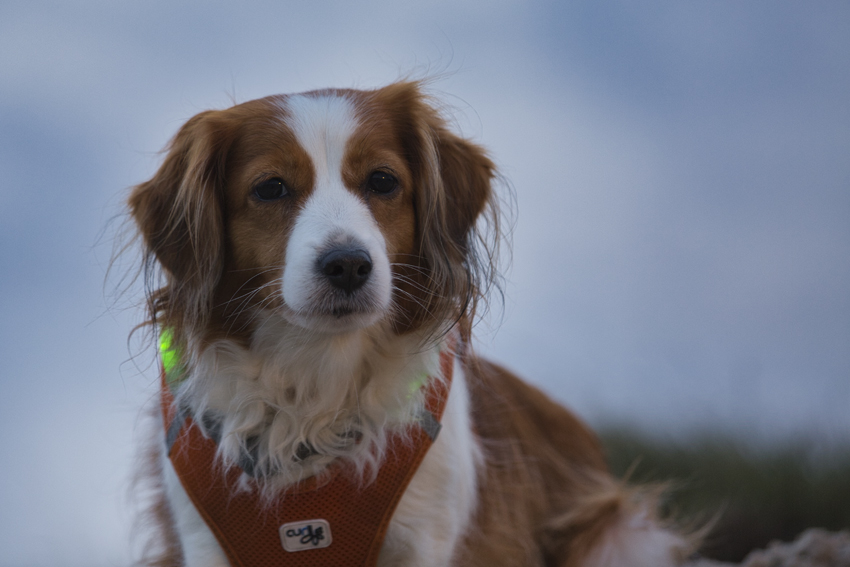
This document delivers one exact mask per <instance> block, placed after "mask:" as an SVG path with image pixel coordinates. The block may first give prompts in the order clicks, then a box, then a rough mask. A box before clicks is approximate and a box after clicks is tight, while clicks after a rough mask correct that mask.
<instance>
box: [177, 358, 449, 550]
mask: <svg viewBox="0 0 850 567" xmlns="http://www.w3.org/2000/svg"><path fill="white" fill-rule="evenodd" d="M452 342H453V341H449V344H448V345H447V346H446V347H444V348H443V350H442V352H441V353H440V369H441V372H442V375H443V377H444V380H434V379H431V380H429V382H430V384H429V386H428V390H427V392H426V395H425V409H426V410H427V411H426V412H425V414H423V415H425V416H426V418H425V419H424V422H423V420H420V423H419V425H418V426H413V427H412V428H411V431H410V435H409V436H408V438H409V439H410V442H407V441H406V440H404V439H403V438H402V437H401V436H395V437H393V438H391V440H390V441H389V445H388V447H387V451H386V454H387V457H386V460H385V462H384V463H383V464H382V465H381V468H380V470H379V471H378V475H377V478H376V480H375V481H374V482H373V483H371V484H369V485H368V486H365V487H363V486H360V484H359V483H358V479H357V478H356V475H354V474H352V471H351V469H350V468H349V467H346V466H344V465H342V464H339V463H337V464H335V465H331V466H332V469H331V473H330V477H329V479H327V478H326V482H324V483H323V484H321V485H320V484H319V483H318V482H317V480H316V478H315V477H312V478H309V479H307V480H305V481H302V482H300V483H298V484H296V485H293V486H291V487H289V488H286V489H285V490H284V491H283V493H282V494H281V495H280V496H279V497H278V498H277V500H275V501H274V502H273V503H272V504H271V505H264V504H263V503H262V502H261V501H260V496H259V493H258V491H257V490H256V489H253V490H250V491H247V490H241V491H240V490H238V489H237V486H239V483H238V481H239V477H240V475H241V474H242V470H241V469H240V468H239V467H232V468H230V469H229V470H228V471H227V473H226V474H225V473H224V472H223V471H222V468H221V465H220V463H217V462H216V458H215V455H216V443H215V441H213V440H212V439H210V438H208V437H206V436H204V434H203V433H202V432H201V429H200V428H199V427H198V426H197V425H196V424H195V422H194V421H193V419H192V418H191V417H188V416H187V417H185V418H184V419H182V423H178V422H176V421H175V420H179V419H181V418H183V415H184V414H182V413H178V412H177V411H176V409H175V404H174V398H173V396H172V393H171V390H170V388H169V387H168V385H167V384H166V380H165V372H163V380H162V411H163V417H164V419H165V428H166V431H168V437H174V442H173V444H172V445H171V447H170V449H169V457H170V459H171V463H172V465H173V466H174V470H175V471H176V472H177V476H178V477H179V478H180V482H181V484H182V485H183V488H184V489H185V490H186V493H187V494H188V495H189V498H190V499H191V500H192V503H193V504H194V505H195V507H196V508H197V509H198V512H199V513H200V514H201V516H202V517H203V518H204V520H205V521H206V523H207V526H209V528H210V530H211V531H212V532H213V533H214V534H215V537H216V539H218V542H219V544H220V545H221V548H222V549H223V550H224V552H225V553H226V554H227V558H228V559H229V560H230V564H231V565H232V566H233V567H265V566H269V567H271V566H293V567H312V566H320V565H323V566H326V565H346V566H348V565H351V566H356V565H363V566H374V565H375V564H376V563H377V561H378V553H379V552H380V550H381V545H382V543H383V541H384V536H385V535H386V532H387V527H388V526H389V523H390V519H391V518H392V516H393V512H394V511H395V509H396V506H397V505H398V503H399V500H401V497H402V495H403V494H404V491H405V489H406V488H407V485H408V484H409V483H410V480H411V479H412V478H413V475H414V474H415V473H416V470H417V469H418V468H419V465H420V464H421V462H422V459H423V458H424V457H425V453H426V452H428V449H429V448H430V447H431V444H432V443H433V441H434V439H435V438H436V434H437V431H439V420H440V419H441V417H442V415H443V410H444V409H445V406H446V400H447V398H448V393H449V387H450V385H451V379H452V367H453V363H454V349H453V348H452V346H453V345H452ZM170 441H171V439H169V442H170Z"/></svg>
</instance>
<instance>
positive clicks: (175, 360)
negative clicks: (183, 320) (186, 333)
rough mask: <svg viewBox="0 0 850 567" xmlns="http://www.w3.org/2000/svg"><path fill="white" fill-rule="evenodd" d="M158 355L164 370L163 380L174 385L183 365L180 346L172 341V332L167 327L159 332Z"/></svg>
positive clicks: (180, 376)
mask: <svg viewBox="0 0 850 567" xmlns="http://www.w3.org/2000/svg"><path fill="white" fill-rule="evenodd" d="M159 357H160V360H162V368H163V370H165V381H166V382H167V383H168V385H169V386H174V385H175V384H176V383H177V382H179V381H180V380H181V378H182V377H183V365H182V355H181V353H180V348H179V347H178V346H177V345H176V344H175V343H174V333H173V332H172V330H171V329H169V328H165V329H163V330H162V332H161V333H160V334H159Z"/></svg>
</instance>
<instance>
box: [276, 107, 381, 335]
mask: <svg viewBox="0 0 850 567" xmlns="http://www.w3.org/2000/svg"><path fill="white" fill-rule="evenodd" d="M284 104H285V107H286V115H285V117H284V121H285V123H286V125H287V126H288V127H289V128H290V129H291V130H292V132H293V134H294V135H295V138H296V140H297V141H298V143H299V144H300V145H301V147H302V148H304V151H305V152H306V153H307V155H308V156H309V157H310V160H311V162H312V164H313V170H314V171H315V178H314V179H313V191H312V193H311V194H310V197H309V198H308V199H307V201H306V203H304V207H303V208H302V209H301V210H300V211H299V213H298V217H297V219H296V221H295V226H294V227H293V229H292V233H291V234H290V237H289V242H288V243H287V247H286V258H285V261H284V272H283V285H282V291H283V299H284V302H285V303H286V304H287V305H288V306H289V307H290V308H291V309H292V310H293V311H296V312H299V313H309V312H311V311H315V310H317V309H321V308H322V306H323V305H326V304H327V301H326V299H327V297H326V295H327V293H328V292H327V282H326V281H324V280H323V277H322V276H321V275H320V274H318V273H317V271H316V266H317V264H318V261H319V258H320V256H321V255H322V254H324V253H325V252H327V251H328V248H329V247H330V246H333V245H335V244H340V245H352V246H355V247H358V248H363V249H365V250H366V251H367V252H368V253H369V256H370V257H371V259H372V272H371V274H370V276H369V280H368V281H367V283H366V284H365V285H364V286H363V288H362V289H361V290H359V291H358V292H357V293H358V295H359V296H360V297H362V298H363V301H364V302H365V303H368V304H370V305H372V306H373V307H374V308H375V315H376V316H377V315H378V314H379V312H381V311H383V310H386V309H387V308H388V307H389V303H390V294H391V289H390V284H391V273H390V265H389V259H388V258H387V250H386V243H385V241H384V237H383V234H381V230H380V228H379V227H378V225H377V223H376V222H375V219H374V217H373V216H372V213H371V211H370V210H369V207H367V206H366V203H365V202H364V200H363V199H362V198H361V197H358V196H356V195H355V194H354V193H352V192H351V191H349V190H348V189H346V187H345V184H344V183H343V180H342V168H343V163H344V160H345V150H346V146H347V145H348V141H349V139H350V138H351V136H352V135H353V134H354V132H355V131H356V129H357V128H358V127H359V125H360V124H359V121H358V119H357V116H356V113H355V109H354V106H353V104H352V103H351V101H350V100H349V99H347V98H345V97H343V96H338V95H319V96H311V95H295V96H292V97H290V98H288V99H286V102H285V103H284ZM305 324H307V322H306V321H305Z"/></svg>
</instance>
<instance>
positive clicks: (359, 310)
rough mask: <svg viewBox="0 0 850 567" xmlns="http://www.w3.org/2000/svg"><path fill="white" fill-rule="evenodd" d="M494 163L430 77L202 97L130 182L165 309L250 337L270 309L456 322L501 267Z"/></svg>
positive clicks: (178, 324) (334, 322) (433, 327)
mask: <svg viewBox="0 0 850 567" xmlns="http://www.w3.org/2000/svg"><path fill="white" fill-rule="evenodd" d="M493 175H494V166H493V163H492V162H491V161H490V160H489V159H488V158H487V156H486V155H485V153H484V151H483V150H482V149H481V148H479V147H478V146H476V145H474V144H472V143H470V142H469V141H467V140H464V139H462V138H459V137H458V136H456V135H454V134H453V133H451V132H450V131H449V130H448V128H447V127H446V123H445V121H444V120H443V118H441V116H440V114H439V113H438V111H437V110H435V108H434V107H433V106H432V105H431V104H430V103H429V101H428V99H427V98H426V97H425V96H424V95H423V94H422V93H421V91H420V89H419V87H418V85H417V84H416V83H398V84H394V85H391V86H389V87H386V88H383V89H379V90H375V91H353V90H325V91H315V92H309V93H305V94H299V95H287V96H272V97H268V98H264V99H259V100H255V101H251V102H247V103H244V104H240V105H237V106H234V107H232V108H229V109H227V110H222V111H207V112H202V113H200V114H198V115H197V116H195V117H193V118H192V119H191V120H189V121H188V122H187V123H186V124H185V125H184V126H183V127H182V128H181V129H180V131H179V132H178V134H177V135H176V136H175V138H174V139H173V141H172V142H171V145H170V147H169V151H168V154H167V156H166V158H165V161H164V163H163V164H162V166H161V167H160V169H159V171H158V172H157V173H156V175H155V176H154V177H153V179H151V180H150V181H148V182H146V183H142V184H141V185H139V186H137V187H136V188H135V189H134V190H133V193H132V195H131V197H130V207H131V211H132V215H133V217H134V219H135V221H136V223H137V224H138V226H139V229H140V232H141V234H142V236H143V239H144V244H145V250H146V254H147V262H146V266H147V267H148V269H149V271H153V270H154V269H155V267H156V264H157V263H158V264H159V265H161V267H162V269H163V270H162V272H163V274H164V285H162V287H160V288H159V289H156V290H153V289H151V290H150V292H151V295H150V297H151V303H150V309H151V316H152V320H153V321H155V322H156V323H158V324H163V325H167V326H170V327H172V328H173V329H175V330H176V332H178V333H180V334H181V335H182V334H183V333H187V332H188V333H192V334H200V335H202V336H207V338H209V335H212V336H216V337H222V336H223V335H224V336H232V337H233V338H238V337H239V335H245V336H247V334H248V333H250V328H251V321H253V320H254V319H255V315H256V312H257V311H258V310H266V311H268V312H273V313H277V314H279V315H280V316H282V317H283V318H285V319H286V320H287V321H289V322H290V323H291V324H293V325H297V326H299V327H303V328H305V329H309V330H311V331H317V332H331V333H337V332H347V331H351V330H356V329H361V328H365V327H369V326H371V325H374V324H376V323H378V322H386V323H390V324H391V325H392V329H393V330H394V331H395V332H396V333H404V332H407V331H410V330H412V329H421V328H425V330H426V331H430V332H437V331H439V330H440V329H445V328H446V325H448V324H450V323H451V322H452V321H454V320H457V319H461V318H469V317H470V316H471V315H472V313H473V311H474V309H475V305H476V301H477V300H478V299H479V297H480V295H481V293H482V290H483V289H484V288H486V287H487V284H488V283H489V280H490V277H491V276H492V265H493V257H492V254H493V252H492V250H488V249H486V248H485V249H483V250H481V248H480V246H478V243H477V240H478V233H477V232H476V228H475V227H476V220H477V219H478V217H479V215H481V214H482V212H484V211H485V210H487V211H489V212H490V213H491V215H492V216H493V218H495V214H496V209H495V197H494V194H493V191H492V189H491V180H492V178H493ZM148 281H151V279H150V278H149V279H148Z"/></svg>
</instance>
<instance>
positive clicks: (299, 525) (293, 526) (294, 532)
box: [280, 520, 333, 552]
mask: <svg viewBox="0 0 850 567" xmlns="http://www.w3.org/2000/svg"><path fill="white" fill-rule="evenodd" d="M331 541H333V540H332V538H331V525H330V524H329V523H328V522H327V521H326V520H303V521H301V522H289V523H288V524H283V525H282V526H280V542H281V543H282V544H283V548H284V549H285V550H286V551H290V552H291V551H304V550H307V549H321V548H323V547H327V546H329V545H330V544H331Z"/></svg>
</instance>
